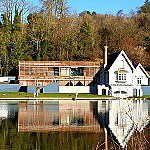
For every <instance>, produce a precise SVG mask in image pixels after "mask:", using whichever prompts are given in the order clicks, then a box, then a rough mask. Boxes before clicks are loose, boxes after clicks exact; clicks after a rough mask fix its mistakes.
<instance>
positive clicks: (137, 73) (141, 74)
mask: <svg viewBox="0 0 150 150" xmlns="http://www.w3.org/2000/svg"><path fill="white" fill-rule="evenodd" d="M137 77H142V80H141V85H148V78H147V77H146V75H145V74H144V72H143V71H142V70H141V69H140V67H139V66H137V68H136V70H135V72H134V85H137Z"/></svg>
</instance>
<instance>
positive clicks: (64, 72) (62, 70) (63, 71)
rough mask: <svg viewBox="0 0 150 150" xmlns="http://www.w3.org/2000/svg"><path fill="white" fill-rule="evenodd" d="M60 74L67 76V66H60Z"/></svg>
mask: <svg viewBox="0 0 150 150" xmlns="http://www.w3.org/2000/svg"><path fill="white" fill-rule="evenodd" d="M61 76H69V68H61Z"/></svg>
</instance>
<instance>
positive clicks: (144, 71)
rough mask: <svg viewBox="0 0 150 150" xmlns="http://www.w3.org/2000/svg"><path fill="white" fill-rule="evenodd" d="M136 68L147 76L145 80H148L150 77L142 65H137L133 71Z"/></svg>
mask: <svg viewBox="0 0 150 150" xmlns="http://www.w3.org/2000/svg"><path fill="white" fill-rule="evenodd" d="M137 67H139V68H140V69H141V70H142V71H143V73H144V74H145V75H146V76H147V78H150V76H149V75H148V73H147V72H146V70H145V69H144V68H143V67H142V65H141V64H140V63H138V64H137V66H136V67H135V69H137Z"/></svg>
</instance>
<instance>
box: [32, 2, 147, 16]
mask: <svg viewBox="0 0 150 150" xmlns="http://www.w3.org/2000/svg"><path fill="white" fill-rule="evenodd" d="M30 1H32V2H33V3H34V4H37V3H38V0H30ZM144 2H145V0H68V6H69V7H71V10H76V11H77V13H78V14H79V13H81V12H83V11H85V10H87V11H90V12H93V11H95V12H96V13H98V14H106V13H107V14H113V15H115V14H116V13H117V11H118V10H121V9H123V13H124V14H129V12H130V11H131V10H134V11H136V8H137V7H140V6H142V5H143V4H144Z"/></svg>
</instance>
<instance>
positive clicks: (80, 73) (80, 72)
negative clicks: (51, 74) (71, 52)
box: [71, 67, 84, 76]
mask: <svg viewBox="0 0 150 150" xmlns="http://www.w3.org/2000/svg"><path fill="white" fill-rule="evenodd" d="M71 76H84V68H82V67H77V68H71Z"/></svg>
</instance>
